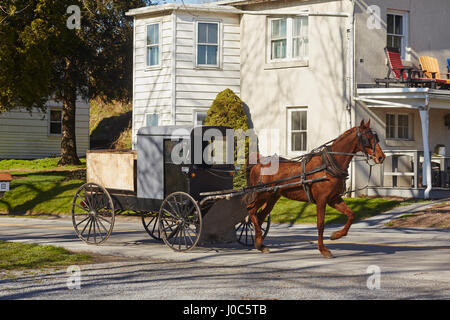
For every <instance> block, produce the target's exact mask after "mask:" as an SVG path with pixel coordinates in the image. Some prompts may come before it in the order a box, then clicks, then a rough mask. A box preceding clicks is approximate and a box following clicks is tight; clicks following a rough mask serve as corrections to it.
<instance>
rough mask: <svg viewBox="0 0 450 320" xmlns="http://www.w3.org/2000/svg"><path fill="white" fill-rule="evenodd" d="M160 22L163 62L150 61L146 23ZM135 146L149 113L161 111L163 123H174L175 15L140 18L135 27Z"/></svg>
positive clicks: (161, 123) (161, 122) (137, 19)
mask: <svg viewBox="0 0 450 320" xmlns="http://www.w3.org/2000/svg"><path fill="white" fill-rule="evenodd" d="M152 23H160V51H161V54H160V65H159V66H158V67H151V68H148V67H147V64H146V59H147V53H146V34H147V31H146V25H148V24H152ZM134 37H135V40H134V70H133V73H134V77H133V78H134V80H133V146H135V144H136V134H137V131H138V130H139V128H141V127H142V126H145V114H147V113H157V114H159V125H168V124H171V122H172V119H171V113H172V77H171V70H172V16H171V15H170V14H168V15H162V16H157V17H155V16H153V17H143V18H141V17H139V18H136V19H135V26H134Z"/></svg>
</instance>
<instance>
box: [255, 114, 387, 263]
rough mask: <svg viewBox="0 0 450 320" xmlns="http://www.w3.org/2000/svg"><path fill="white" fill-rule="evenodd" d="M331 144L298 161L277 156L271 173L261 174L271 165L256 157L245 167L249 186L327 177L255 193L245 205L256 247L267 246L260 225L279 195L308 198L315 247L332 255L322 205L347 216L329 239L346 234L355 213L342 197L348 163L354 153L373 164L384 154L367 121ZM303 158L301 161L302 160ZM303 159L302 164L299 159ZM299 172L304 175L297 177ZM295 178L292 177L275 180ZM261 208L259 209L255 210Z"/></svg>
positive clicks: (295, 198)
mask: <svg viewBox="0 0 450 320" xmlns="http://www.w3.org/2000/svg"><path fill="white" fill-rule="evenodd" d="M332 142H333V143H332V144H331V145H330V146H326V145H322V146H321V147H319V148H320V151H317V150H319V148H317V149H315V150H313V152H311V153H310V154H308V155H306V156H304V157H302V158H301V159H299V160H297V161H292V160H287V159H280V160H279V167H278V171H277V172H276V173H275V174H273V175H262V174H261V170H262V168H264V167H267V166H269V165H270V163H262V162H261V161H260V159H259V158H258V161H257V163H256V164H254V165H251V166H249V167H248V171H247V183H248V185H249V186H254V185H257V184H261V183H263V184H266V183H270V182H272V181H275V183H274V184H279V185H282V184H287V183H292V182H296V181H301V179H302V178H303V180H305V179H308V180H312V179H315V178H321V177H323V176H326V179H325V180H322V181H318V182H313V183H309V184H306V185H304V186H295V187H286V188H281V189H278V190H277V191H276V192H269V191H268V192H260V193H255V196H254V200H253V201H252V202H251V203H250V204H249V205H248V206H247V209H248V213H249V217H250V219H251V221H252V223H253V225H254V227H255V248H256V249H258V250H260V251H261V252H268V251H269V249H268V248H267V247H266V246H264V245H263V239H262V230H261V225H262V223H263V221H264V219H265V218H266V216H267V215H268V214H269V213H270V212H271V211H272V209H273V206H274V205H275V203H276V202H277V201H278V199H279V198H280V197H281V196H284V197H286V198H288V199H292V200H297V201H305V202H306V201H310V202H314V203H315V204H316V210H317V231H318V249H319V251H320V253H321V254H322V255H323V256H324V257H326V258H331V257H333V255H332V254H331V252H330V250H328V249H327V248H326V247H325V246H324V244H323V230H324V218H325V208H326V205H327V204H328V205H329V206H331V207H332V208H335V209H336V210H338V211H339V212H341V213H343V214H345V215H346V216H347V223H346V224H345V226H344V227H343V228H342V229H341V230H339V231H336V232H334V233H333V234H332V235H331V240H336V239H339V238H341V237H344V236H346V235H347V232H348V230H349V228H350V226H351V224H352V222H353V219H354V213H353V211H352V210H350V209H349V208H348V207H347V205H346V204H345V202H344V201H343V200H342V194H343V193H344V191H345V179H346V178H347V176H348V173H347V170H348V167H349V164H350V162H351V160H352V158H353V156H355V155H356V153H357V152H363V153H364V154H365V156H366V157H367V159H372V160H373V161H374V162H375V163H376V164H380V163H382V162H383V161H384V159H385V157H386V156H385V155H384V153H383V151H382V150H381V148H380V146H379V144H378V137H377V135H376V133H375V132H374V131H372V130H371V129H370V120H369V121H368V122H367V123H364V120H363V121H361V125H360V126H359V127H358V126H357V127H354V128H351V129H349V130H347V131H346V132H345V133H343V134H342V135H341V136H339V137H338V138H336V139H335V140H333V141H332ZM303 159H304V160H303ZM300 160H303V163H302V162H301V161H300ZM302 173H306V176H303V177H299V176H300V175H301V174H302ZM289 177H297V178H295V179H292V180H287V181H286V180H283V181H282V182H278V183H277V182H276V180H280V179H286V178H289ZM259 209H261V210H260V211H259V212H258V210H259Z"/></svg>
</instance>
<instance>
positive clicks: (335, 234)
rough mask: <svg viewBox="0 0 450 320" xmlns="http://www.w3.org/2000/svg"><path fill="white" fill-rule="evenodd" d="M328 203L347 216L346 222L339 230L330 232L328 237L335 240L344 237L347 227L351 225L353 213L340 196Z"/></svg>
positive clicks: (353, 217)
mask: <svg viewBox="0 0 450 320" xmlns="http://www.w3.org/2000/svg"><path fill="white" fill-rule="evenodd" d="M329 205H330V206H331V207H332V208H335V209H336V210H337V211H339V212H341V213H343V214H345V215H346V216H347V223H346V224H345V226H344V227H343V228H342V229H341V230H339V231H335V232H333V233H332V234H331V237H330V239H331V240H337V239H339V238H342V237H345V236H346V235H347V233H348V229H350V226H351V225H352V222H353V220H354V219H355V214H354V213H353V211H352V210H351V209H350V208H349V207H347V205H346V204H345V202H344V200H342V198H340V197H339V198H338V199H337V201H334V202H332V203H329Z"/></svg>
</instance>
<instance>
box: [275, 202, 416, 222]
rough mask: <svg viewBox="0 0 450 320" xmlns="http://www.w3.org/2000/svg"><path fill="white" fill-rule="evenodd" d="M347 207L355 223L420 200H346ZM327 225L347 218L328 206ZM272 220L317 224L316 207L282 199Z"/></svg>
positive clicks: (276, 206)
mask: <svg viewBox="0 0 450 320" xmlns="http://www.w3.org/2000/svg"><path fill="white" fill-rule="evenodd" d="M344 201H345V203H346V204H347V206H348V207H349V208H350V209H351V210H353V212H354V213H355V221H358V220H361V219H364V218H369V217H372V216H374V215H376V214H379V213H382V212H385V211H388V210H391V209H393V208H395V207H398V206H400V205H407V204H411V203H414V202H416V201H419V200H407V201H398V200H386V199H382V198H344ZM326 210H327V211H326V214H325V223H326V224H331V223H345V222H346V221H347V217H346V216H345V215H343V214H341V213H339V212H338V211H337V210H335V209H333V208H331V207H329V206H327V209H326ZM271 220H272V221H273V222H277V223H316V221H317V220H316V206H315V205H314V204H310V203H305V202H298V201H293V200H289V199H287V198H284V197H282V198H280V200H278V202H277V204H276V205H275V207H274V208H273V210H272V213H271Z"/></svg>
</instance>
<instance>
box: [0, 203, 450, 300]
mask: <svg viewBox="0 0 450 320" xmlns="http://www.w3.org/2000/svg"><path fill="white" fill-rule="evenodd" d="M402 210H403V211H401V210H400V211H398V210H397V211H395V210H394V212H393V213H391V214H386V215H383V216H377V217H376V218H373V219H369V220H367V221H364V222H361V223H357V224H355V225H354V226H352V228H351V229H350V232H349V235H348V236H347V237H345V238H342V239H340V240H337V241H330V240H327V241H326V245H327V247H328V248H329V249H330V250H331V251H332V253H333V254H334V256H335V258H334V259H324V258H322V256H321V255H320V253H319V252H318V250H317V248H316V247H317V245H316V239H317V233H316V229H315V227H314V226H295V225H294V226H287V225H273V226H272V227H271V229H270V232H269V235H268V237H267V238H266V242H265V243H266V244H267V245H268V246H269V247H270V248H271V252H270V253H269V254H261V253H259V252H257V251H255V250H254V249H248V248H245V247H242V246H241V245H239V244H237V243H233V244H226V245H208V246H202V247H198V248H195V249H194V250H192V251H190V252H187V253H177V252H173V251H171V250H170V249H169V248H168V247H166V246H165V245H164V244H163V243H160V242H158V241H155V240H152V239H150V237H149V236H148V235H147V234H146V233H145V231H144V230H143V227H142V225H141V224H140V220H139V219H135V220H129V219H128V220H121V219H118V221H116V226H115V230H114V232H113V234H112V236H111V237H110V238H109V239H108V241H107V242H106V243H105V244H103V245H102V246H91V245H86V244H84V243H83V242H81V241H80V240H78V238H77V237H76V235H75V233H74V231H73V228H72V224H71V220H68V219H36V218H0V240H7V241H20V242H33V243H40V244H52V245H58V246H64V247H66V248H68V249H70V250H74V251H84V252H93V253H97V254H102V255H110V256H115V257H119V258H118V259H117V260H119V261H113V262H106V263H102V264H95V265H81V266H78V267H79V268H80V269H79V271H80V273H79V274H75V278H73V277H74V274H69V273H67V270H66V269H53V270H37V271H36V270H35V271H26V272H9V273H0V299H69V300H73V299H198V300H206V299H450V232H449V230H448V229H447V230H431V229H426V230H424V229H400V230H393V229H385V228H381V226H382V223H383V222H384V221H385V220H387V219H389V218H390V217H392V216H393V215H395V214H402V213H404V212H411V210H409V211H408V208H406V209H402ZM334 230H337V227H331V228H326V230H325V231H326V235H328V236H329V235H330V234H331V232H333V231H334ZM71 276H72V278H70V277H71ZM78 276H79V277H78ZM72 280H74V282H71V281H72ZM78 280H79V281H78ZM70 287H79V289H77V288H75V289H73V290H72V289H69V288H70Z"/></svg>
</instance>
